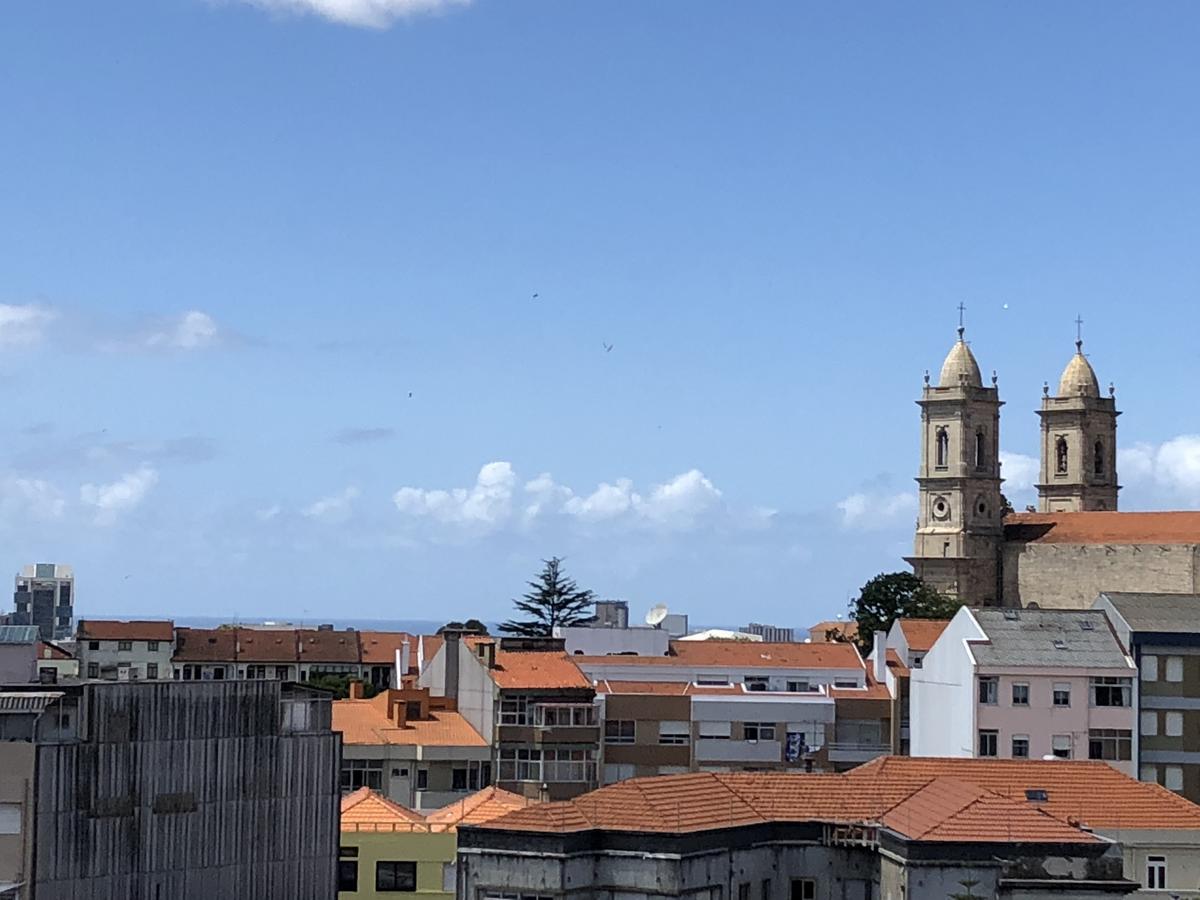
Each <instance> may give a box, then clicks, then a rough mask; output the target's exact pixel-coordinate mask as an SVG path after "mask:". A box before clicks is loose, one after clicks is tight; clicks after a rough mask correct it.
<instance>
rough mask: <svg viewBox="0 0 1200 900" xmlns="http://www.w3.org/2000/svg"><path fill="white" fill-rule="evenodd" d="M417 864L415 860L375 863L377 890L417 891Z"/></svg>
mask: <svg viewBox="0 0 1200 900" xmlns="http://www.w3.org/2000/svg"><path fill="white" fill-rule="evenodd" d="M416 889H417V864H416V863H415V862H377V863H375V890H377V891H415V890H416Z"/></svg>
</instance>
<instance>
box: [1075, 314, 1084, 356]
mask: <svg viewBox="0 0 1200 900" xmlns="http://www.w3.org/2000/svg"><path fill="white" fill-rule="evenodd" d="M1075 352H1076V353H1082V352H1083V316H1080V315H1076V316H1075Z"/></svg>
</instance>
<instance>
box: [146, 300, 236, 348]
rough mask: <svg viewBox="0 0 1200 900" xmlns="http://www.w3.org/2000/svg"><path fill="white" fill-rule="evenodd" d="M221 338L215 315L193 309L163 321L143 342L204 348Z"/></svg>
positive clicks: (164, 346)
mask: <svg viewBox="0 0 1200 900" xmlns="http://www.w3.org/2000/svg"><path fill="white" fill-rule="evenodd" d="M220 339H221V332H220V329H219V328H217V323H216V321H215V320H214V319H213V317H212V316H210V315H209V314H208V313H206V312H201V311H200V310H198V309H192V310H188V311H187V312H185V313H183V314H182V315H181V316H178V317H177V318H175V319H172V320H170V321H167V322H164V323H162V325H161V326H160V327H159V328H157V329H155V330H154V331H151V332H150V333H149V334H147V335H146V336H145V338H144V339H143V343H144V344H145V346H147V347H150V348H166V349H169V350H204V349H206V348H208V347H212V346H214V345H215V344H216V343H218V342H219V341H220Z"/></svg>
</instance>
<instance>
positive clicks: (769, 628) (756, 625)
mask: <svg viewBox="0 0 1200 900" xmlns="http://www.w3.org/2000/svg"><path fill="white" fill-rule="evenodd" d="M738 630H739V631H741V632H742V633H743V634H754V635H758V636H759V637H760V638H762V639H763V640H764V641H766V642H767V643H768V644H790V643H791V642H792V641H794V640H795V639H796V632H795V630H794V629H791V628H784V627H783V626H781V625H763V624H762V623H761V622H751V623H750V624H749V625H746V626H743V627H742V628H739V629H738Z"/></svg>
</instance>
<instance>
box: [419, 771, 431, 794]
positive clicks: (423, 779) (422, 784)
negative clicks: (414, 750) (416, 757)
mask: <svg viewBox="0 0 1200 900" xmlns="http://www.w3.org/2000/svg"><path fill="white" fill-rule="evenodd" d="M417 790H418V791H427V790H429V770H428V769H417Z"/></svg>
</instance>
